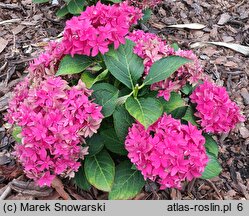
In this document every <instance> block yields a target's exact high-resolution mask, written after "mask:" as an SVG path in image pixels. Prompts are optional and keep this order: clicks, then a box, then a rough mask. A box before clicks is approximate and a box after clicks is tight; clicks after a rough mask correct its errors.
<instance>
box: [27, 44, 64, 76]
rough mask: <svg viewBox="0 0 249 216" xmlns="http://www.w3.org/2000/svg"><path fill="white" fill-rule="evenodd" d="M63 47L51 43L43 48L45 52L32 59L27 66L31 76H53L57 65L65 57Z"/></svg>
mask: <svg viewBox="0 0 249 216" xmlns="http://www.w3.org/2000/svg"><path fill="white" fill-rule="evenodd" d="M64 53H65V47H64V46H63V44H62V43H59V42H55V41H51V42H49V43H48V45H47V46H46V47H45V52H44V53H41V54H40V55H39V57H38V58H36V59H34V61H32V62H31V63H30V65H29V68H28V70H29V72H30V75H31V76H36V77H43V76H44V75H54V74H55V73H56V71H57V69H58V64H59V62H60V60H61V59H62V57H63V56H64V55H65V54H64Z"/></svg>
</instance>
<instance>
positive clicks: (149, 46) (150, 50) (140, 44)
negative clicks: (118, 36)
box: [127, 30, 174, 76]
mask: <svg viewBox="0 0 249 216" xmlns="http://www.w3.org/2000/svg"><path fill="white" fill-rule="evenodd" d="M127 38H128V39H130V40H132V41H133V42H134V43H135V44H136V45H135V47H134V53H135V54H137V55H138V56H139V57H140V58H142V59H143V60H144V66H145V70H144V75H145V76H146V75H148V73H149V70H150V67H151V66H152V64H153V63H154V62H156V61H158V60H159V59H161V58H163V57H164V56H169V55H173V54H174V49H173V48H171V47H170V46H168V45H167V43H166V41H164V40H162V39H161V38H159V37H158V36H156V35H155V34H152V33H145V32H144V31H142V30H136V31H133V32H132V33H130V34H129V35H128V36H127Z"/></svg>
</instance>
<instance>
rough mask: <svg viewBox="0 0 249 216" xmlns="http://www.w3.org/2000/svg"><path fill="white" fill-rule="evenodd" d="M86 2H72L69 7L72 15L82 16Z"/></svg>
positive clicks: (76, 0) (80, 0)
mask: <svg viewBox="0 0 249 216" xmlns="http://www.w3.org/2000/svg"><path fill="white" fill-rule="evenodd" d="M84 3H85V0H71V1H70V2H69V3H68V5H67V7H68V11H69V12H70V13H71V14H80V13H81V12H82V11H83V9H84Z"/></svg>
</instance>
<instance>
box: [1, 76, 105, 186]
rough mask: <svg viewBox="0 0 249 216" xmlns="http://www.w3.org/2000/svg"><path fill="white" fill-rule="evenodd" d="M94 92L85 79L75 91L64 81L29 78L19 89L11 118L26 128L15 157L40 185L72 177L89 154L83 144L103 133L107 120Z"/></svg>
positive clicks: (10, 107)
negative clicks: (98, 133)
mask: <svg viewBox="0 0 249 216" xmlns="http://www.w3.org/2000/svg"><path fill="white" fill-rule="evenodd" d="M32 82H33V83H32ZM28 83H29V85H28ZM91 94H92V91H91V90H89V89H87V88H86V87H85V85H84V83H83V82H82V81H81V80H79V83H78V85H77V86H73V87H69V86H68V84H67V82H66V81H64V80H62V79H61V78H60V77H44V80H43V81H38V80H35V81H31V80H28V79H27V80H25V81H24V82H22V83H20V84H19V85H18V86H17V88H16V89H15V95H14V97H13V98H12V100H11V101H10V104H9V109H8V113H9V114H7V116H6V119H7V120H8V121H9V123H11V124H15V125H17V126H20V127H21V128H22V132H21V135H22V143H21V144H17V145H16V146H15V155H16V156H17V158H18V159H19V160H20V162H21V163H22V164H23V166H24V171H25V172H26V174H27V176H28V177H29V178H31V179H34V180H35V181H36V182H37V184H39V185H40V186H43V185H48V186H50V184H51V182H52V180H53V179H54V177H55V176H56V175H62V176H71V175H72V173H73V172H74V171H77V170H78V168H79V166H80V162H77V161H78V159H79V158H81V159H82V158H84V155H86V154H87V153H88V151H87V148H86V147H81V143H82V142H84V138H86V137H90V136H92V135H93V134H94V133H96V132H97V129H98V128H99V127H100V123H101V120H102V118H103V115H102V114H101V112H100V111H101V108H102V107H101V106H98V105H97V104H95V103H93V102H92V101H91V100H90V99H89V96H90V95H91Z"/></svg>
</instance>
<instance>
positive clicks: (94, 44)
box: [62, 2, 142, 56]
mask: <svg viewBox="0 0 249 216" xmlns="http://www.w3.org/2000/svg"><path fill="white" fill-rule="evenodd" d="M141 17H142V12H141V10H140V9H138V8H135V7H132V6H129V5H128V4H127V3H126V2H122V3H120V4H114V5H104V4H102V3H101V2H98V3H97V4H96V5H94V6H90V7H87V8H86V10H85V11H84V12H82V13H81V15H80V16H78V17H73V18H72V19H71V20H68V21H67V23H66V27H65V31H64V37H63V41H62V44H63V46H64V47H65V48H66V52H65V53H66V54H71V55H72V56H73V55H75V54H82V55H88V56H96V55H98V53H101V54H104V53H106V52H108V50H109V45H110V44H114V48H115V49H117V48H118V47H119V45H120V44H124V43H125V36H126V35H127V34H128V33H129V29H130V27H131V26H132V25H133V24H136V23H137V21H138V19H140V18H141Z"/></svg>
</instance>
